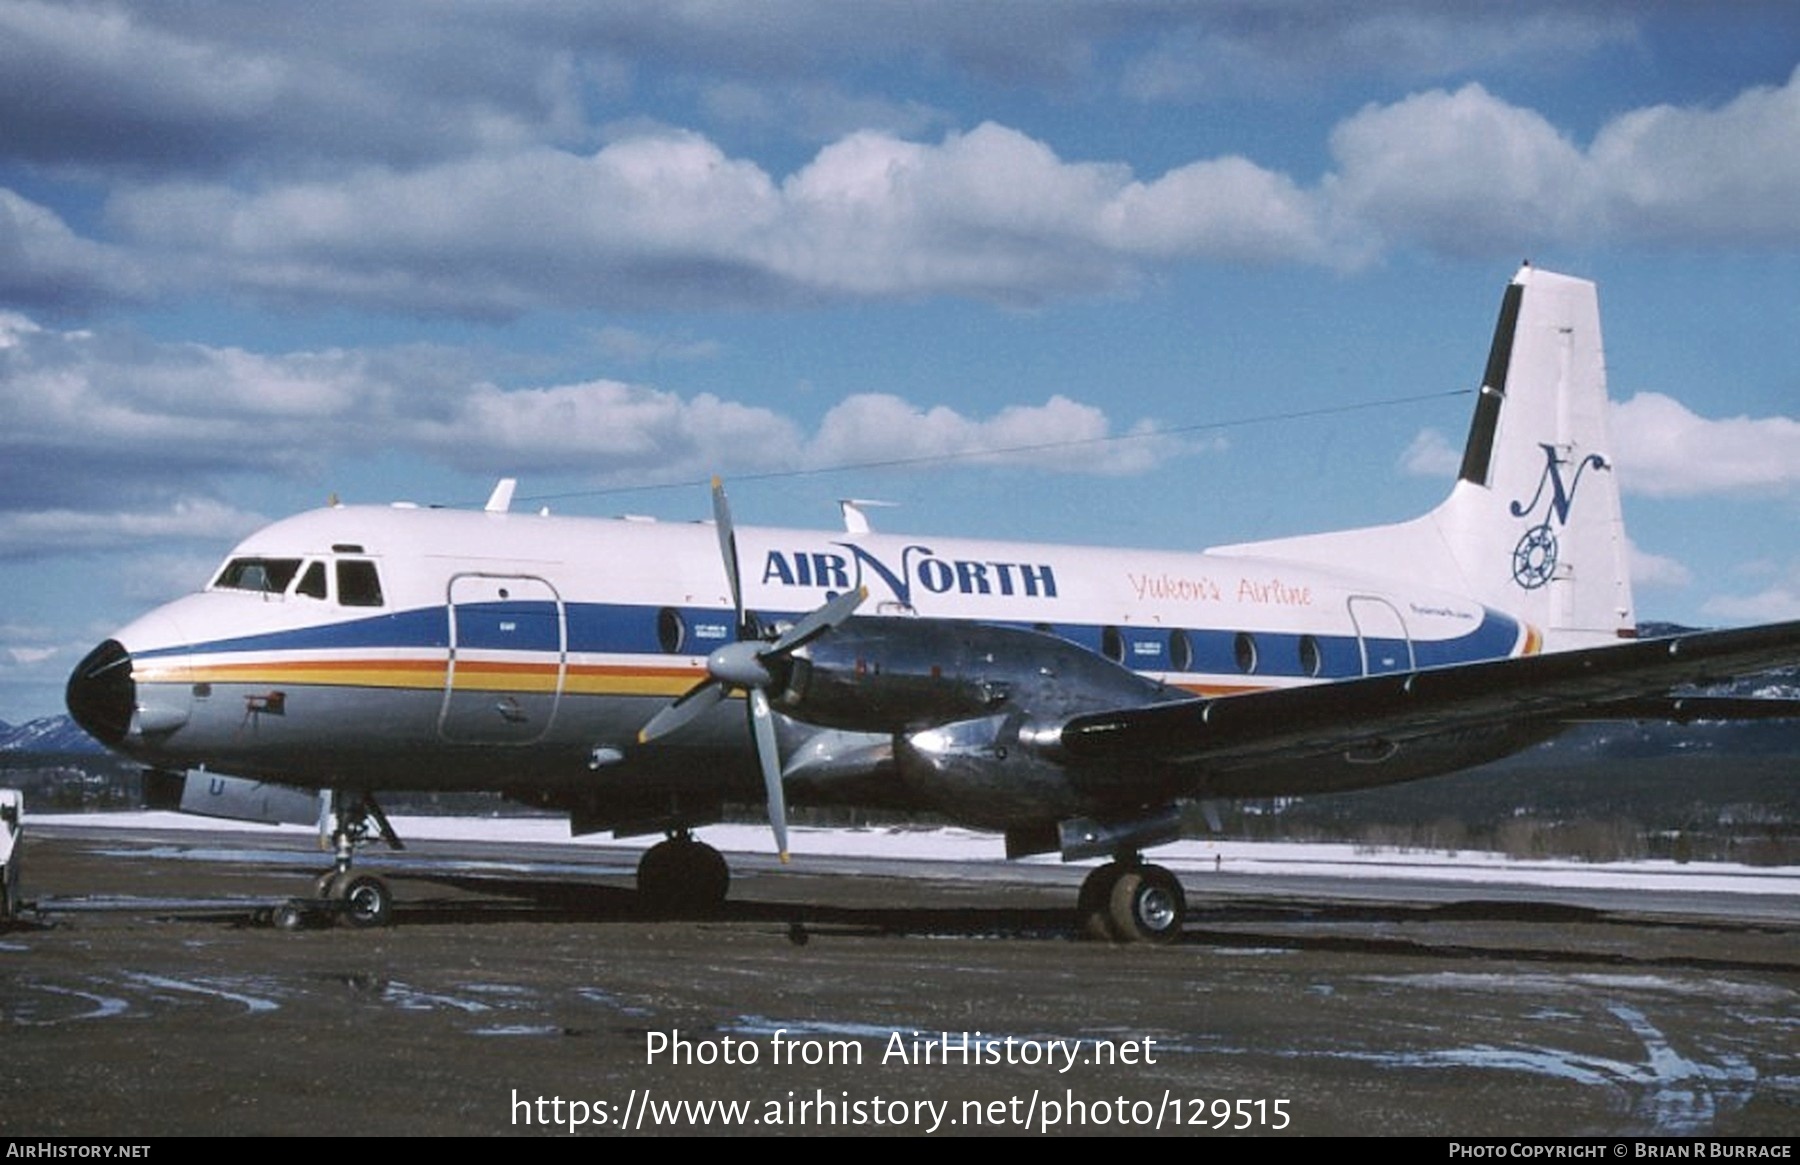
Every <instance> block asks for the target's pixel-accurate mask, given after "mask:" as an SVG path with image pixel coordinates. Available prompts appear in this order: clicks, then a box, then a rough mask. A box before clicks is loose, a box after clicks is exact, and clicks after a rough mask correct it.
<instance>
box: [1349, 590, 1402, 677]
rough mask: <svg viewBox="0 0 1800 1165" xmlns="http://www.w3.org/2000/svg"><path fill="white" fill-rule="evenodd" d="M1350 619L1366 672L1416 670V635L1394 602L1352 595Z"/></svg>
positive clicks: (1370, 673) (1372, 673)
mask: <svg viewBox="0 0 1800 1165" xmlns="http://www.w3.org/2000/svg"><path fill="white" fill-rule="evenodd" d="M1350 621H1351V622H1352V623H1354V624H1356V645H1357V648H1358V649H1359V650H1360V651H1361V652H1362V669H1363V674H1364V675H1366V676H1374V675H1381V674H1383V673H1385V672H1396V671H1411V670H1413V646H1412V636H1411V635H1409V634H1408V633H1407V630H1406V620H1405V619H1404V618H1402V617H1401V615H1400V611H1399V609H1398V608H1396V607H1395V606H1394V604H1392V603H1390V602H1388V601H1387V600H1386V599H1382V598H1377V597H1375V596H1374V595H1352V596H1350Z"/></svg>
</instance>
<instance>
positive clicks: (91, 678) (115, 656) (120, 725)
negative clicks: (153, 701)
mask: <svg viewBox="0 0 1800 1165" xmlns="http://www.w3.org/2000/svg"><path fill="white" fill-rule="evenodd" d="M64 702H65V703H66V704H68V706H69V715H70V716H72V717H74V719H75V723H77V724H79V725H81V727H82V728H83V729H85V730H86V731H87V734H88V735H89V736H92V737H93V738H94V739H95V740H98V741H99V742H100V743H101V744H105V745H115V744H118V743H119V742H120V741H122V740H124V739H125V734H126V733H127V732H128V731H130V729H131V715H132V713H133V712H134V711H136V709H137V682H136V681H135V680H133V679H132V678H131V653H130V652H129V651H126V650H125V645H124V644H122V643H120V642H119V641H118V640H117V639H108V640H107V641H106V642H105V643H102V644H101V645H100V646H98V647H96V648H94V650H92V651H90V652H88V653H87V655H86V657H85V658H83V659H82V661H81V662H80V663H78V664H76V665H75V670H74V671H73V672H71V673H70V674H69V687H68V690H67V691H66V692H65V693H64Z"/></svg>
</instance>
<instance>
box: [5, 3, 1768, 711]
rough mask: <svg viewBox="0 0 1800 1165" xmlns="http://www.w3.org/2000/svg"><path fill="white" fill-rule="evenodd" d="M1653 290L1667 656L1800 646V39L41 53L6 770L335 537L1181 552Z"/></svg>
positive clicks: (1210, 35) (779, 37)
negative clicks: (490, 533) (1538, 300)
mask: <svg viewBox="0 0 1800 1165" xmlns="http://www.w3.org/2000/svg"><path fill="white" fill-rule="evenodd" d="M1526 259H1529V260H1530V261H1532V262H1533V263H1534V264H1536V265H1538V266H1540V267H1546V268H1550V269H1552V270H1557V271H1562V272H1566V273H1569V274H1573V275H1579V276H1582V277H1584V278H1589V279H1593V280H1595V281H1596V282H1597V283H1598V285H1599V288H1600V301H1601V312H1602V324H1603V328H1604V331H1605V340H1606V347H1607V365H1608V371H1609V376H1610V380H1611V388H1612V395H1613V397H1614V406H1613V413H1612V417H1611V423H1612V428H1613V441H1614V445H1615V447H1616V457H1617V460H1618V463H1619V466H1620V476H1621V482H1622V484H1623V487H1624V489H1625V506H1626V522H1627V527H1628V531H1629V534H1630V537H1631V540H1632V546H1633V559H1632V562H1633V578H1634V585H1635V588H1636V594H1637V606H1638V612H1639V615H1640V617H1641V618H1644V619H1655V620H1670V621H1675V622H1680V623H1686V624H1690V625H1702V626H1729V625H1742V624H1746V623H1754V622H1762V621H1768V620H1775V619H1792V618H1800V540H1797V539H1796V537H1795V534H1796V532H1797V530H1800V523H1797V521H1796V519H1797V517H1800V7H1796V6H1795V5H1793V4H1791V3H1788V2H1786V0H1781V2H1769V3H1758V2H1754V0H1745V2H1740V3H1732V4H1723V5H1720V4H1701V3H1693V4H1684V3H1677V2H1674V0H1665V2H1660V3H1642V2H1639V0H1630V2H1626V0H1618V2H1609V0H1593V2H1589V3H1584V4H1580V5H1568V4H1562V3H1535V2H1532V0H1505V2H1494V3H1486V2H1482V0H1464V2H1461V3H1455V4H1444V3H1441V2H1440V0H1416V2H1398V0H1397V2H1391V3H1368V4H1357V5H1341V4H1327V3H1322V2H1299V0H1293V2H1285V3H1284V2H1281V0H1258V2H1256V3H1250V2H1237V0H1181V2H1175V0H1060V2H1052V0H908V2H904V3H902V2H895V3H880V2H875V0H785V2H784V0H760V2H757V3H729V2H725V0H653V2H652V0H644V2H630V0H618V2H614V3H604V4H594V3H590V2H586V0H581V2H576V0H569V2H553V0H542V2H534V0H517V2H514V3H508V4H505V5H495V4H487V3H459V2H456V0H433V2H431V3H424V2H407V0H391V2H382V0H357V2H356V3H339V2H335V0H312V2H309V3H307V4H304V5H300V4H267V5H262V4H259V5H245V4H240V3H230V2H217V3H215V2H209V0H183V2H165V3H140V4H131V3H37V2H31V0H0V408H3V412H0V595H3V596H4V598H5V600H6V601H5V604H4V608H3V609H0V720H4V721H8V722H11V723H20V722H22V721H24V720H27V719H31V718H34V717H37V716H43V715H49V714H53V713H56V712H59V711H61V691H62V685H63V683H64V681H65V679H66V677H67V675H68V672H69V669H70V668H71V667H72V666H73V665H74V663H75V662H76V660H78V659H79V658H80V657H81V656H82V655H83V654H85V652H86V651H87V650H88V649H89V648H90V647H92V646H93V644H95V643H96V642H98V641H99V640H101V639H103V638H105V637H106V636H107V635H109V634H110V633H111V632H112V631H114V630H115V629H117V628H118V627H119V626H121V625H122V624H123V623H125V622H126V621H128V620H129V619H130V618H132V617H133V616H134V615H136V614H138V613H140V612H141V611H143V610H145V609H147V608H149V607H151V606H153V605H155V604H157V603H160V602H163V601H166V600H168V599H171V598H173V597H175V596H177V595H179V594H181V593H184V592H186V591H190V590H193V589H197V588H198V587H199V586H201V585H203V584H204V583H205V581H206V580H207V579H208V577H209V576H210V574H211V573H212V571H213V570H214V568H215V567H216V566H217V564H218V563H219V562H220V561H221V560H222V559H223V558H224V556H225V555H226V553H227V551H228V550H229V549H230V547H231V546H232V544H233V543H235V542H236V541H237V540H238V539H240V538H242V537H243V536H244V535H246V534H248V533H249V532H250V531H252V530H254V529H255V528H257V527H258V526H260V525H262V524H264V523H266V522H268V521H271V520H274V519H276V518H279V517H283V516H286V515H288V514H290V513H294V512H298V511H300V510H304V509H309V508H313V507H316V506H319V505H323V504H325V503H326V502H327V500H328V499H329V498H331V497H333V496H336V497H338V498H341V499H342V500H344V501H347V502H377V503H386V502H390V501H395V500H410V501H416V502H420V503H441V504H451V505H472V506H478V505H480V504H481V503H482V501H483V500H484V499H485V498H486V497H487V495H488V493H489V491H490V490H491V489H492V486H493V483H494V481H495V480H496V479H497V478H500V477H503V476H512V477H517V478H519V479H520V485H519V493H518V496H519V501H518V503H517V504H518V505H519V506H525V505H530V506H532V507H534V508H535V507H538V506H546V505H547V506H549V507H551V508H552V509H553V510H554V511H556V512H563V513H571V514H596V515H608V514H621V513H632V514H644V515H651V516H655V517H659V518H663V519H667V520H677V519H681V520H685V519H696V518H701V517H704V516H707V515H708V514H709V513H710V503H709V500H708V496H707V491H706V485H705V482H706V480H707V478H708V477H709V476H710V475H712V474H714V473H717V474H721V475H723V476H724V478H725V480H726V482H727V484H728V487H729V488H730V491H731V497H732V504H733V508H734V512H735V514H736V517H737V520H738V521H739V523H740V524H745V525H764V524H767V525H790V526H808V527H831V526H833V525H835V524H836V523H837V521H838V513H837V506H836V499H838V498H843V497H857V498H866V499H879V500H882V501H886V502H891V503H894V506H893V508H889V509H881V510H878V511H874V514H875V520H876V523H877V526H878V527H879V528H882V529H889V530H894V531H904V532H917V533H933V534H939V535H968V536H974V537H996V538H1001V537H1003V538H1015V539H1029V540H1041V541H1054V542H1072V543H1102V544H1117V545H1129V546H1143V547H1155V548H1169V549H1199V548H1201V547H1204V546H1207V545H1213V544H1221V543H1230V542H1238V541H1245V540H1251V539H1261V538H1271V537H1277V536H1281V535H1287V534H1298V533H1306V532H1311V531H1315V530H1324V529H1332V528H1338V527H1344V526H1353V525H1366V524H1371V523H1376V522H1386V521H1396V520H1401V519H1405V518H1408V517H1412V516H1414V515H1415V514H1418V513H1421V512H1423V511H1425V510H1426V509H1428V508H1430V507H1431V506H1432V505H1433V504H1435V502H1436V501H1437V500H1438V499H1439V498H1440V497H1441V496H1442V495H1443V494H1444V493H1445V492H1446V491H1447V489H1448V487H1449V483H1450V481H1451V479H1452V477H1453V475H1454V472H1455V464H1456V450H1458V449H1459V448H1460V445H1461V442H1462V438H1463V434H1464V432H1465V431H1466V429H1467V424H1468V416H1469V413H1470V411H1471V410H1472V407H1473V399H1472V396H1471V395H1470V390H1472V389H1473V388H1475V387H1477V385H1478V383H1479V378H1480V375H1481V372H1482V368H1483V365H1484V363H1485V358H1486V353H1487V345H1488V341H1489V339H1490V337H1491V335H1492V331H1493V320H1494V315H1495V313H1496V311H1497V309H1498V306H1499V301H1500V295H1501V292H1502V289H1503V287H1504V285H1505V284H1506V282H1507V280H1508V279H1510V278H1511V276H1512V274H1513V273H1514V271H1515V270H1516V269H1517V267H1518V265H1519V263H1520V262H1521V260H1526Z"/></svg>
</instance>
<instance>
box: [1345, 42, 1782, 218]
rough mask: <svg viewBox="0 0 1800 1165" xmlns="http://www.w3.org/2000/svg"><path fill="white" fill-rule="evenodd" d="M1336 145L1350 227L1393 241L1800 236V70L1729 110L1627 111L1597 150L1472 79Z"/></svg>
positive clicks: (1377, 119) (1397, 108)
mask: <svg viewBox="0 0 1800 1165" xmlns="http://www.w3.org/2000/svg"><path fill="white" fill-rule="evenodd" d="M1331 150H1332V156H1333V157H1334V159H1335V160H1336V162H1337V169H1336V171H1335V173H1333V174H1332V175H1330V176H1329V177H1328V178H1327V179H1326V181H1325V184H1324V187H1323V189H1324V192H1325V194H1326V195H1327V196H1328V197H1329V199H1330V201H1331V204H1332V210H1333V212H1334V214H1335V215H1336V219H1335V221H1336V222H1337V223H1338V224H1339V226H1340V227H1341V229H1342V230H1343V231H1344V232H1345V233H1346V235H1347V236H1355V235H1356V234H1357V233H1358V232H1362V231H1367V232H1371V233H1372V234H1373V236H1374V237H1375V238H1376V239H1377V240H1379V241H1380V242H1382V243H1385V244H1387V245H1394V244H1407V243H1414V244H1422V245H1424V246H1426V247H1428V248H1430V249H1433V250H1438V251H1443V252H1446V253H1450V254H1480V253H1484V252H1485V251H1487V250H1490V249H1492V248H1495V247H1503V246H1508V245H1511V246H1513V247H1514V248H1515V249H1520V248H1523V249H1525V250H1529V249H1531V248H1533V247H1535V246H1540V245H1543V244H1545V243H1550V242H1559V243H1591V242H1594V241H1598V240H1609V239H1620V238H1623V239H1631V240H1643V241H1649V242H1655V243H1662V244H1667V245H1677V246H1685V245H1694V244H1724V245H1728V246H1768V245H1776V246H1793V245H1795V244H1797V243H1800V215H1795V214H1793V213H1792V211H1791V208H1792V207H1793V206H1794V205H1795V204H1796V202H1800V69H1797V70H1796V71H1795V73H1794V74H1793V75H1792V76H1791V77H1790V78H1789V79H1788V82H1787V83H1786V84H1785V85H1783V86H1780V87H1764V88H1756V89H1752V90H1749V91H1746V92H1745V93H1743V94H1741V95H1739V96H1738V98H1737V99H1735V100H1734V101H1731V102H1729V103H1728V104H1726V105H1724V106H1722V107H1720V108H1717V109H1698V108H1691V109H1677V108H1674V107H1671V106H1666V105H1664V106H1656V107H1653V108H1648V109H1641V110H1634V111H1629V112H1626V113H1624V114H1621V115H1620V116H1618V117H1616V118H1614V119H1613V120H1611V121H1610V122H1608V123H1606V124H1605V125H1604V126H1602V127H1601V129H1600V130H1599V132H1598V133H1597V134H1596V135H1595V138H1594V140H1593V143H1592V145H1591V146H1589V147H1587V148H1585V149H1584V148H1583V147H1582V146H1581V145H1580V144H1579V143H1578V142H1576V141H1575V140H1574V139H1573V138H1572V137H1571V136H1570V135H1569V134H1568V133H1567V132H1565V131H1564V130H1562V129H1559V128H1558V127H1556V126H1555V125H1553V124H1552V123H1551V122H1550V121H1549V120H1548V119H1546V118H1545V117H1544V116H1542V115H1541V114H1539V113H1537V112H1535V111H1533V110H1530V109H1526V108H1522V107H1520V106H1516V105H1513V104H1510V103H1508V102H1507V101H1505V100H1503V99H1501V98H1499V97H1497V96H1495V95H1494V94H1492V93H1490V92H1489V91H1488V90H1487V89H1485V88H1483V87H1482V86H1481V85H1477V84H1470V85H1465V86H1464V87H1462V88H1461V89H1458V90H1456V91H1455V92H1454V93H1452V92H1446V91H1444V90H1432V91H1430V92H1426V93H1419V94H1415V95H1414V96H1411V97H1408V98H1406V99H1404V100H1402V101H1398V102H1395V103H1393V104H1391V105H1371V106H1369V107H1368V108H1365V109H1363V110H1362V111H1361V112H1359V113H1357V114H1356V115H1354V116H1353V117H1350V118H1348V119H1347V120H1345V121H1344V122H1342V123H1341V124H1339V125H1338V126H1337V128H1335V129H1334V130H1333V131H1332V134H1331Z"/></svg>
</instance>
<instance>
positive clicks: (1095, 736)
mask: <svg viewBox="0 0 1800 1165" xmlns="http://www.w3.org/2000/svg"><path fill="white" fill-rule="evenodd" d="M1796 663H1800V622H1791V623H1776V624H1770V625H1768V626H1763V627H1749V628H1744V629H1741V630H1735V631H1708V632H1698V633H1695V634H1691V635H1681V636H1675V637H1671V638H1668V639H1644V640H1639V641H1637V642H1634V643H1626V644H1620V645H1618V646H1610V647H1596V648H1588V649H1585V650H1580V651H1567V652H1560V653H1557V654H1554V655H1534V656H1524V657H1520V658H1513V659H1498V660H1491V661H1489V662H1487V663H1478V664H1469V665H1463V666H1458V667H1447V668H1438V669H1428V670H1424V671H1415V672H1403V673H1396V674H1392V675H1382V676H1369V677H1366V678H1363V679H1358V680H1347V681H1345V682H1343V683H1335V684H1319V685H1314V686H1311V687H1301V688H1283V689H1277V690H1274V691H1264V692H1253V693H1248V694H1244V695H1237V696H1220V697H1216V698H1213V699H1205V700H1187V701H1182V702H1181V703H1177V704H1163V705H1157V706H1152V707H1147V708H1127V709H1122V710H1120V711H1116V712H1100V713H1094V714H1090V715H1085V716H1077V717H1074V718H1073V719H1071V720H1069V721H1068V722H1067V723H1066V724H1065V725H1064V726H1063V729H1062V733H1061V745H1062V747H1063V748H1064V749H1065V750H1066V751H1067V752H1068V753H1069V754H1070V755H1072V756H1075V757H1081V758H1085V759H1102V758H1110V759H1119V758H1134V759H1155V760H1161V761H1175V762H1194V761H1199V762H1209V761H1210V762H1220V761H1244V760H1278V759H1283V758H1301V757H1307V756H1316V755H1321V754H1325V753H1335V752H1342V751H1345V750H1348V749H1357V748H1367V747H1371V746H1379V745H1382V744H1396V743H1401V742H1405V741H1411V740H1420V739H1425V738H1429V737H1434V736H1440V735H1446V734H1451V733H1456V732H1461V731H1466V730H1469V729H1476V728H1484V727H1488V726H1491V725H1496V724H1504V723H1512V722H1520V721H1532V720H1537V721H1544V722H1553V721H1568V720H1580V719H1621V718H1630V717H1631V715H1632V713H1631V712H1630V711H1628V709H1630V708H1632V707H1633V706H1634V704H1633V702H1635V706H1636V707H1638V708H1641V709H1664V710H1670V711H1678V710H1679V709H1678V705H1679V704H1680V702H1681V701H1680V700H1679V699H1676V698H1673V697H1671V696H1669V691H1670V689H1672V688H1677V687H1681V686H1684V685H1690V684H1709V683H1716V682H1719V681H1722V680H1726V679H1730V678H1732V677H1734V676H1740V675H1752V674H1755V673H1758V672H1764V671H1769V670H1771V669H1774V668H1778V667H1784V666H1789V665H1793V664H1796ZM1688 699H1689V702H1690V704H1691V705H1694V706H1699V705H1701V704H1702V703H1703V702H1702V701H1701V700H1700V699H1699V698H1697V697H1695V698H1688ZM1751 703H1763V702H1757V701H1742V700H1722V701H1721V702H1718V703H1714V704H1711V705H1708V707H1710V708H1711V709H1714V710H1728V709H1729V708H1731V707H1733V706H1736V707H1739V708H1742V707H1744V706H1745V705H1747V704H1751ZM1768 703H1774V704H1780V705H1786V704H1788V703H1790V701H1786V700H1780V701H1769V702H1768ZM1690 718H1695V719H1710V718H1712V717H1710V716H1706V715H1704V713H1702V714H1701V715H1697V716H1691V717H1690Z"/></svg>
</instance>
